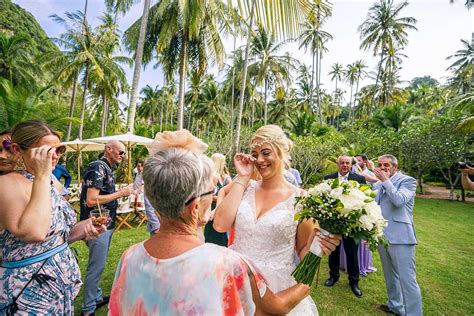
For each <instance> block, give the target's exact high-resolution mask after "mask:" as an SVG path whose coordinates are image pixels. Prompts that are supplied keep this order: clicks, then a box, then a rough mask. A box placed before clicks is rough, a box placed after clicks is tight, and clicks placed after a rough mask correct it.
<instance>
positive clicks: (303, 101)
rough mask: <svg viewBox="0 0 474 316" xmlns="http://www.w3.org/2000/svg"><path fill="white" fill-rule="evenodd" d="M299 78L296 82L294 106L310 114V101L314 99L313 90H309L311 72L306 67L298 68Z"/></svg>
mask: <svg viewBox="0 0 474 316" xmlns="http://www.w3.org/2000/svg"><path fill="white" fill-rule="evenodd" d="M298 72H299V76H298V78H297V80H296V85H297V88H296V91H295V96H296V105H297V107H298V109H299V110H300V111H302V112H308V113H311V108H310V104H311V100H312V98H313V97H314V90H313V89H312V88H311V78H312V75H311V70H310V69H309V67H308V66H306V65H304V64H303V65H301V66H300V67H299V71H298Z"/></svg>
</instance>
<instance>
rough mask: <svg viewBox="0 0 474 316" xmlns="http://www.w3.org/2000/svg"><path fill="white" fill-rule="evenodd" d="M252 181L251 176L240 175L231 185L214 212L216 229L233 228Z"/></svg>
mask: <svg viewBox="0 0 474 316" xmlns="http://www.w3.org/2000/svg"><path fill="white" fill-rule="evenodd" d="M249 182H250V177H241V176H239V177H238V178H237V180H235V181H233V182H232V183H231V184H230V185H229V189H228V193H227V192H226V195H225V197H224V199H223V200H222V202H220V203H218V205H217V207H216V211H215V212H214V224H213V226H214V229H215V230H217V231H218V232H221V233H224V232H226V231H228V230H230V229H231V228H232V225H233V224H234V221H235V216H236V215H237V210H238V209H239V205H240V202H241V200H242V197H243V195H244V192H245V190H246V189H247V186H248V184H249Z"/></svg>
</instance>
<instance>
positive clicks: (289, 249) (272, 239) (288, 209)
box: [231, 181, 318, 315]
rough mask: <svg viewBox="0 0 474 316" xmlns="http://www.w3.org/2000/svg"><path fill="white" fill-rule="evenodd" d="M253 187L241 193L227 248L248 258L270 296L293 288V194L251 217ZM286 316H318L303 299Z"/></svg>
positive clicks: (296, 223) (307, 300)
mask: <svg viewBox="0 0 474 316" xmlns="http://www.w3.org/2000/svg"><path fill="white" fill-rule="evenodd" d="M255 186H256V182H254V181H252V182H251V184H250V185H249V187H248V188H247V190H246V191H245V193H244V196H243V198H242V202H241V203H240V206H239V209H238V211H237V216H236V219H235V239H234V243H233V245H232V246H231V248H232V249H234V250H235V251H237V252H239V253H241V254H244V255H245V256H247V257H249V258H250V259H251V260H252V261H253V262H254V263H255V264H256V266H257V267H258V268H259V269H260V270H261V271H262V273H263V275H264V276H265V277H266V278H267V279H268V281H269V283H270V284H269V287H270V289H271V290H272V291H273V292H278V291H281V290H284V289H287V288H289V287H290V286H292V285H294V284H296V281H295V280H294V278H293V277H292V276H291V272H292V271H293V270H294V269H295V268H296V264H295V242H296V229H297V226H298V222H296V221H294V215H295V209H294V206H293V202H294V197H295V196H296V194H297V190H295V193H294V194H293V195H292V196H291V197H290V198H289V199H288V200H286V201H284V202H281V203H278V204H277V205H275V206H274V207H273V208H272V209H271V210H269V211H267V212H266V213H264V214H263V215H261V216H260V217H259V218H258V219H257V218H256V216H255V209H256V207H255ZM289 315H318V310H317V308H316V305H315V304H314V302H313V300H312V299H311V297H307V298H305V299H304V300H303V301H302V302H301V303H300V304H298V305H297V306H296V307H295V308H294V309H293V310H292V311H291V313H290V314H289Z"/></svg>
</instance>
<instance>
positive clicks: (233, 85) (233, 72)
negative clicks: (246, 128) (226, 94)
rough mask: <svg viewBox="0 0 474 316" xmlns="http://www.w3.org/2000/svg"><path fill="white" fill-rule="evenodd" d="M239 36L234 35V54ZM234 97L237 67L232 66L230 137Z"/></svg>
mask: <svg viewBox="0 0 474 316" xmlns="http://www.w3.org/2000/svg"><path fill="white" fill-rule="evenodd" d="M236 40H237V36H235V35H234V56H235V45H236ZM234 99H235V67H232V96H231V101H230V139H233V138H234V135H233V133H234Z"/></svg>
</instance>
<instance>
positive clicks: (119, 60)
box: [91, 13, 132, 136]
mask: <svg viewBox="0 0 474 316" xmlns="http://www.w3.org/2000/svg"><path fill="white" fill-rule="evenodd" d="M100 20H101V21H102V22H103V24H101V25H99V26H98V27H97V30H96V33H98V34H101V41H102V42H103V47H102V51H101V52H100V54H101V58H100V60H101V64H102V65H103V70H104V76H103V77H102V78H96V77H95V74H91V81H92V82H93V83H94V87H93V91H92V92H93V93H96V94H97V95H98V96H100V98H101V99H102V104H103V106H102V123H101V129H100V130H101V136H105V134H106V130H107V123H108V118H109V114H110V111H109V105H110V103H111V101H112V99H114V98H117V97H118V96H119V95H120V94H122V93H127V92H128V90H129V86H128V83H127V78H126V75H125V71H124V69H123V68H122V67H121V66H120V64H128V65H129V66H131V65H132V60H131V59H130V58H128V57H125V56H118V55H117V54H116V52H117V51H118V50H119V49H120V34H119V32H118V28H117V24H116V23H115V20H114V18H113V17H112V16H111V15H110V14H109V13H106V14H104V16H102V17H101V18H100ZM112 103H114V101H112ZM115 103H116V104H118V101H117V102H115Z"/></svg>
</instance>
